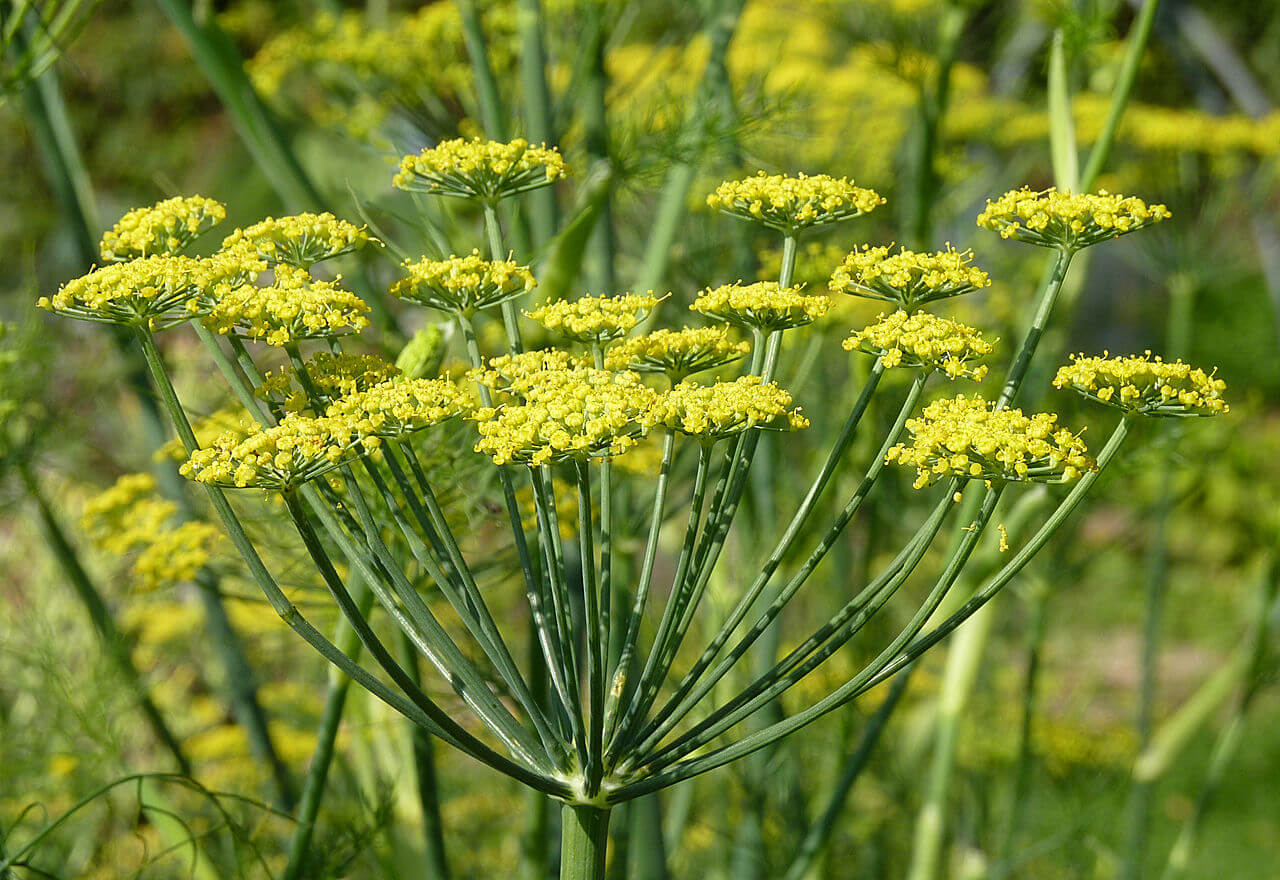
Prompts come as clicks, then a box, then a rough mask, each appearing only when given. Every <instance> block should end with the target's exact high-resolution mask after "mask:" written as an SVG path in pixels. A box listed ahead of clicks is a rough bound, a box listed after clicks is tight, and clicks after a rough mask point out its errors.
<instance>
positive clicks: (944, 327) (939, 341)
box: [842, 311, 991, 382]
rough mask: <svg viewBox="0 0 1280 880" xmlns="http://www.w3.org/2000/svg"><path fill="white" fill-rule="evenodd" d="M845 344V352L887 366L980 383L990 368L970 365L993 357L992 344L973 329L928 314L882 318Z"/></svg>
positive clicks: (903, 314) (903, 312)
mask: <svg viewBox="0 0 1280 880" xmlns="http://www.w3.org/2000/svg"><path fill="white" fill-rule="evenodd" d="M842 344H843V346H844V349H845V351H862V352H866V353H867V354H872V355H875V356H876V357H879V358H881V359H882V361H883V363H884V365H885V366H886V367H898V366H903V367H917V368H920V369H924V370H937V371H939V372H942V373H946V374H947V375H948V376H949V377H950V378H952V379H955V378H958V377H960V376H969V377H971V378H973V380H974V381H976V382H981V381H982V378H983V377H984V376H986V375H987V368H986V367H985V366H980V367H970V366H969V365H970V364H971V363H972V362H973V361H977V360H981V359H982V358H984V357H986V356H987V355H989V354H991V343H989V342H987V341H986V340H985V339H983V338H982V334H981V333H979V332H978V331H977V330H975V329H974V328H973V327H969V326H967V325H965V324H961V323H959V322H958V321H952V320H949V319H947V318H939V317H938V316H937V315H930V314H929V313H927V312H916V313H915V314H914V315H913V314H910V313H909V312H905V311H897V312H893V313H891V314H888V315H881V316H880V319H879V320H878V321H876V322H875V323H874V324H871V325H869V326H867V327H864V328H863V329H862V330H859V331H857V332H856V333H854V334H853V335H852V336H850V337H849V338H848V339H846V340H845V341H844V342H843V343H842Z"/></svg>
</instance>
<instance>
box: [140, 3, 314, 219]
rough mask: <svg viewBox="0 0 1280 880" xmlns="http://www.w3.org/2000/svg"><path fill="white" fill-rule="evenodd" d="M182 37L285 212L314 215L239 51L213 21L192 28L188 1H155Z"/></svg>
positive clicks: (304, 181)
mask: <svg viewBox="0 0 1280 880" xmlns="http://www.w3.org/2000/svg"><path fill="white" fill-rule="evenodd" d="M156 3H157V5H158V6H159V7H160V8H161V9H162V10H164V12H165V14H166V15H168V17H169V20H170V21H171V22H173V25H174V26H175V27H176V28H177V29H178V31H179V32H180V33H181V34H182V36H183V38H184V39H185V40H186V42H187V45H188V47H189V48H190V49H191V53H192V55H194V56H195V60H196V64H197V65H199V67H200V69H201V71H203V73H204V75H205V77H206V78H207V79H208V80H209V84H210V85H211V86H213V89H214V91H215V92H217V93H218V97H219V98H221V99H222V103H223V105H224V106H226V108H227V115H228V116H229V117H230V118H231V124H232V125H233V126H235V128H236V130H237V131H238V132H239V134H240V137H241V138H242V139H243V140H244V143H245V146H246V147H248V149H249V152H250V153H251V154H252V155H253V158H254V160H255V161H256V162H257V163H258V165H259V166H260V167H261V168H262V170H263V171H264V172H266V175H267V178H268V180H269V181H270V183H271V185H272V186H273V187H275V189H276V191H277V192H278V193H279V194H280V196H281V198H283V199H284V201H285V203H286V205H288V206H289V207H290V209H291V210H314V209H318V208H319V207H320V205H321V204H322V202H323V200H322V199H321V197H320V193H319V191H318V190H317V189H316V187H315V184H314V183H313V182H312V181H311V179H310V178H309V177H308V176H307V173H306V172H305V171H304V170H303V168H302V164H301V163H300V162H299V161H298V158H297V156H296V155H295V154H294V152H293V150H292V149H291V148H290V147H289V145H288V141H287V140H286V138H285V135H284V131H283V129H282V128H281V127H280V124H279V122H278V121H277V120H276V118H275V117H274V115H273V114H272V113H271V112H270V111H269V110H268V109H267V107H266V105H265V104H263V102H262V99H261V97H260V96H259V95H258V92H257V90H256V89H254V87H253V83H252V82H250V81H249V77H248V76H247V75H246V74H245V72H244V61H243V59H242V58H241V57H240V53H239V51H238V50H237V49H236V47H235V45H234V44H233V43H232V42H231V40H230V38H229V37H228V36H227V35H226V34H225V33H224V32H223V30H222V28H220V27H219V26H218V25H217V23H216V22H215V21H213V20H212V19H208V20H206V21H204V22H197V21H196V19H195V17H194V16H193V15H192V12H191V5H190V3H189V2H188V0H156Z"/></svg>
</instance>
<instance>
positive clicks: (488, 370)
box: [467, 348, 589, 391]
mask: <svg viewBox="0 0 1280 880" xmlns="http://www.w3.org/2000/svg"><path fill="white" fill-rule="evenodd" d="M586 366H589V364H588V363H587V361H586V359H585V358H582V357H579V356H578V355H574V354H571V353H570V352H567V351H565V350H563V349H560V348H539V349H535V350H534V351H522V352H520V353H519V354H504V355H500V356H498V357H495V358H490V359H489V360H488V362H487V363H486V364H485V366H484V368H483V369H473V370H470V371H469V372H468V373H467V375H468V377H469V378H470V379H471V380H472V381H473V382H476V383H477V384H480V385H484V386H487V387H488V388H492V389H494V390H495V391H497V390H506V389H508V388H510V387H512V386H518V385H521V384H523V383H524V382H527V381H529V380H530V379H532V378H536V377H537V376H538V375H539V374H541V373H547V372H555V371H560V370H572V369H574V368H577V367H586Z"/></svg>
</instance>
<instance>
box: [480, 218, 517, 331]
mask: <svg viewBox="0 0 1280 880" xmlns="http://www.w3.org/2000/svg"><path fill="white" fill-rule="evenodd" d="M484 230H485V234H486V236H487V237H488V239H489V258H490V259H492V260H495V261H496V260H505V259H507V257H508V254H507V252H506V251H505V250H503V248H502V224H501V223H500V222H499V220H498V210H497V208H496V207H495V206H494V205H493V204H492V203H490V202H485V203H484ZM500 308H501V311H502V324H503V327H504V328H505V329H506V331H507V346H508V347H509V348H510V349H511V353H512V354H516V353H518V352H522V351H524V342H523V341H522V340H521V338H520V316H519V313H517V312H516V304H515V303H514V302H513V301H511V300H507V301H506V302H504V303H502V305H501V307H500Z"/></svg>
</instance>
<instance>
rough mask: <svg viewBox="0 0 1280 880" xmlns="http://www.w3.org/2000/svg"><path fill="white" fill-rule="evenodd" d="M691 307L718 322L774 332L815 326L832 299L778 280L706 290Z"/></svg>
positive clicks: (736, 283) (736, 284)
mask: <svg viewBox="0 0 1280 880" xmlns="http://www.w3.org/2000/svg"><path fill="white" fill-rule="evenodd" d="M689 308H691V309H693V310H694V311H695V312H700V313H701V314H704V315H706V316H707V317H709V318H715V319H716V320H718V321H727V322H729V323H731V324H738V325H740V326H743V327H749V328H752V329H755V330H761V331H764V332H770V331H773V330H787V329H789V328H791V327H801V326H803V325H805V324H811V323H813V322H814V321H816V320H817V319H818V318H821V317H822V316H823V315H825V314H826V313H827V309H829V308H831V300H830V299H828V298H827V297H825V296H810V295H808V294H804V293H801V292H800V288H797V287H786V288H784V287H781V286H780V285H779V284H778V282H776V281H757V282H756V283H755V284H745V285H744V284H743V283H742V282H740V281H739V282H735V283H733V284H725V285H722V286H720V287H715V288H708V289H707V290H704V291H702V292H701V293H699V294H698V298H697V299H695V300H694V301H693V304H692V305H690V306H689Z"/></svg>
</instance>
